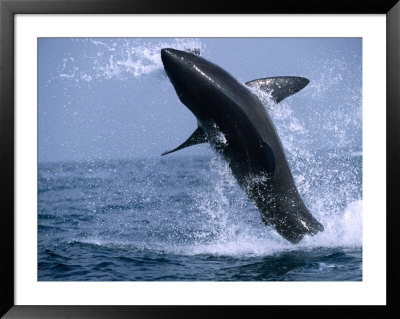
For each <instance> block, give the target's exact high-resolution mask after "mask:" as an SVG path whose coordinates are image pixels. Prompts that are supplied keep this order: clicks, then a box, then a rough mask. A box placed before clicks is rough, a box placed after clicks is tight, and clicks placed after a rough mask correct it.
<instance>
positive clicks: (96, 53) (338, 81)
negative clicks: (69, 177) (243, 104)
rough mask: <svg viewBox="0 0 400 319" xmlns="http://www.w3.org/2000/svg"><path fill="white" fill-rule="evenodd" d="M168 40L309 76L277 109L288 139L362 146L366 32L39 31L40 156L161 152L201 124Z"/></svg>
mask: <svg viewBox="0 0 400 319" xmlns="http://www.w3.org/2000/svg"><path fill="white" fill-rule="evenodd" d="M164 47H172V48H177V49H182V50H184V49H193V48H199V49H200V51H201V56H203V57H204V58H206V59H208V60H210V61H212V62H213V63H216V64H218V65H220V66H221V67H222V68H224V69H225V70H227V71H228V72H229V73H230V74H232V75H233V76H234V77H236V78H237V79H238V80H240V81H243V82H246V81H249V80H253V79H257V78H263V77H271V76H286V75H292V76H302V77H306V78H308V79H309V80H310V84H309V85H308V86H307V87H306V88H304V89H303V90H302V91H300V92H299V93H297V94H295V95H293V96H291V97H290V98H288V99H286V100H284V101H283V102H281V103H280V104H279V105H278V106H277V110H275V111H271V113H272V114H271V116H272V119H273V121H274V123H275V125H276V127H277V129H278V133H279V134H280V137H281V139H282V141H283V144H284V147H285V148H289V147H290V145H291V143H292V144H297V145H298V144H299V143H300V144H301V146H302V147H304V148H306V149H328V150H329V149H342V148H343V149H349V148H351V149H354V150H358V151H359V150H361V149H362V39H361V38H194V39H191V38H184V39H175V38H140V39H139V38H39V39H38V154H39V162H65V161H92V160H109V159H130V158H146V157H156V156H160V154H161V153H162V152H164V151H166V150H169V149H172V148H174V147H176V146H177V145H179V144H180V143H182V142H183V141H184V140H186V138H187V137H189V135H190V134H191V133H192V132H193V131H194V130H195V129H196V127H197V122H196V119H195V117H194V116H193V114H191V113H190V111H189V110H188V109H187V108H186V107H185V106H184V105H183V104H182V103H181V102H180V101H179V99H178V97H177V96H176V93H175V90H174V89H173V86H172V84H171V83H170V81H169V79H168V78H167V76H166V74H165V72H164V69H163V66H162V62H161V58H160V50H161V48H164ZM210 152H211V151H210V149H209V147H208V145H196V146H193V147H190V148H187V149H184V150H181V151H179V152H176V153H174V154H171V155H169V156H186V155H202V154H209V153H210Z"/></svg>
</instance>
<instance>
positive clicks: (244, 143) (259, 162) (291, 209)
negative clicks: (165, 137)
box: [161, 49, 324, 243]
mask: <svg viewBox="0 0 400 319" xmlns="http://www.w3.org/2000/svg"><path fill="white" fill-rule="evenodd" d="M161 59H162V62H163V64H164V69H165V71H166V73H167V75H168V77H169V79H170V80H171V82H172V84H173V86H174V88H175V90H176V93H177V95H178V97H179V99H180V101H181V102H182V103H183V104H184V105H186V106H187V107H188V108H189V110H190V111H191V112H192V113H193V114H194V115H195V116H196V118H197V120H198V124H199V128H198V129H197V130H196V131H195V132H194V133H193V134H192V136H191V137H190V138H189V139H188V140H187V141H186V142H185V143H183V144H182V145H181V146H179V147H177V148H176V149H174V150H172V151H170V152H166V153H164V154H168V153H171V152H173V151H176V150H178V149H181V148H184V147H187V146H190V145H194V144H198V143H202V142H208V143H210V145H211V146H212V148H214V149H215V150H216V152H217V153H218V154H220V155H221V156H222V157H223V158H224V159H225V160H226V161H227V162H228V164H229V167H230V168H231V170H232V173H233V175H234V177H235V178H236V180H237V181H238V183H239V185H240V186H241V188H242V189H243V190H244V191H245V192H246V194H247V195H248V197H249V198H250V199H251V201H252V202H253V203H254V204H255V205H256V207H257V208H258V210H259V211H260V213H261V218H262V221H263V222H264V223H265V224H267V225H270V226H272V227H274V228H275V230H276V231H277V232H278V233H279V234H280V235H281V236H282V237H284V238H285V239H287V240H288V241H290V242H291V243H298V242H299V241H300V240H301V239H302V238H303V236H304V235H306V234H310V235H314V234H316V233H318V232H319V231H322V230H323V229H324V228H323V226H322V224H321V223H319V222H318V221H317V220H316V219H315V218H314V217H313V216H312V215H311V213H310V212H309V210H308V209H307V207H306V206H305V205H304V203H303V201H302V199H301V197H300V195H299V192H298V190H297V188H296V185H295V182H294V179H293V176H292V173H291V171H290V168H289V165H288V162H287V160H286V157H285V154H284V151H283V147H282V144H281V141H280V139H279V137H278V135H277V132H276V129H275V127H274V125H273V123H272V121H271V119H270V116H269V115H268V113H267V111H266V110H265V107H264V106H263V105H262V103H261V102H260V100H259V99H258V97H257V96H256V95H255V94H253V93H252V92H251V91H250V90H249V88H248V87H246V85H244V84H243V83H241V82H239V81H238V80H236V79H235V78H234V77H232V76H231V75H230V74H229V73H228V72H227V71H225V70H223V69H222V68H221V67H219V66H217V65H215V64H213V63H211V62H209V61H207V60H206V59H204V58H202V57H200V56H196V55H194V54H191V53H188V52H183V51H179V50H175V49H162V50H161ZM256 81H260V85H261V86H262V85H267V84H268V82H271V83H270V84H271V85H272V88H275V89H276V90H275V92H276V94H275V95H276V97H277V98H276V99H277V100H278V99H279V100H278V102H279V101H280V100H282V99H283V98H285V97H287V96H289V95H291V94H294V93H296V92H297V91H299V90H300V89H302V88H303V87H305V86H306V85H307V84H308V82H309V81H308V80H307V79H304V78H296V77H282V78H269V79H260V80H256ZM254 82H255V81H250V82H248V83H247V84H248V85H249V86H252V84H254ZM291 82H292V83H291ZM285 83H286V88H285ZM281 84H282V85H281ZM282 87H283V90H286V91H287V92H286V93H285V92H284V91H282V90H281V91H279V90H278V89H279V88H282ZM279 92H280V93H279ZM282 92H283V93H282ZM278 93H279V94H278ZM285 94H286V95H285ZM272 96H274V94H272ZM164 154H163V155H164Z"/></svg>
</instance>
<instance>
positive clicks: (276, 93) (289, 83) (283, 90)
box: [245, 76, 310, 103]
mask: <svg viewBox="0 0 400 319" xmlns="http://www.w3.org/2000/svg"><path fill="white" fill-rule="evenodd" d="M309 82H310V81H309V80H308V79H306V78H301V77H297V76H279V77H273V78H263V79H257V80H253V81H249V82H246V83H245V84H246V85H247V86H250V87H255V88H259V89H260V90H262V91H266V92H268V93H270V94H271V95H272V98H273V99H274V100H275V102H276V103H279V102H280V101H282V100H284V99H286V98H287V97H288V96H291V95H293V94H295V93H297V92H299V91H300V90H301V89H303V88H304V87H305V86H306V85H307V84H308V83H309Z"/></svg>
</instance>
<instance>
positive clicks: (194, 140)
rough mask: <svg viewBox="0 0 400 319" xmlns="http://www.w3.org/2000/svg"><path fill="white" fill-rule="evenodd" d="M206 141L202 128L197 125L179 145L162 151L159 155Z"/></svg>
mask: <svg viewBox="0 0 400 319" xmlns="http://www.w3.org/2000/svg"><path fill="white" fill-rule="evenodd" d="M206 142H207V138H206V136H205V134H204V132H203V130H202V129H201V128H200V127H198V128H197V129H196V130H195V131H194V132H193V134H192V135H190V137H189V138H188V139H187V140H186V141H185V142H183V143H182V144H181V145H179V146H178V147H177V148H174V149H173V150H170V151H167V152H164V153H162V154H161V155H162V156H163V155H167V154H170V153H173V152H176V151H179V150H181V149H183V148H185V147H189V146H192V145H196V144H201V143H206Z"/></svg>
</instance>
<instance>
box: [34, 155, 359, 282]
mask: <svg viewBox="0 0 400 319" xmlns="http://www.w3.org/2000/svg"><path fill="white" fill-rule="evenodd" d="M318 155H319V156H317V155H316V157H314V158H313V163H314V165H315V169H314V170H311V171H314V173H315V174H314V176H313V177H312V178H311V179H309V180H307V181H303V182H302V183H300V186H299V190H300V192H301V193H302V192H303V193H302V195H303V199H304V201H305V203H306V205H307V206H308V207H309V208H310V210H311V212H312V213H313V215H314V216H315V217H316V218H317V219H318V220H319V221H321V222H322V224H323V225H324V227H325V231H324V232H322V233H320V234H318V235H316V236H314V237H311V236H306V237H305V238H304V239H303V240H302V241H301V242H300V243H299V244H297V245H292V244H290V243H289V242H287V241H286V240H285V239H283V238H282V237H280V236H279V235H278V234H277V233H276V232H275V231H274V230H273V229H272V228H269V227H267V226H265V225H264V224H263V223H262V222H261V218H260V214H259V212H258V210H257V209H256V208H255V207H254V205H253V204H252V203H251V202H250V201H249V200H248V198H247V196H246V195H245V194H244V192H243V191H242V190H241V189H240V188H239V186H238V185H237V184H236V182H235V179H234V178H233V176H232V175H231V173H230V171H229V168H228V167H227V166H226V164H225V163H224V162H223V161H222V160H220V159H219V158H218V157H216V156H215V157H214V156H176V157H171V158H164V157H162V158H161V157H160V158H143V159H134V160H116V161H93V162H65V163H48V164H46V163H44V164H40V165H39V182H38V186H39V190H38V192H39V194H38V198H39V204H38V206H39V214H38V238H39V242H38V279H39V280H40V281H359V280H362V218H361V215H362V201H361V200H360V198H361V195H362V194H361V192H362V188H361V185H362V174H361V165H362V157H361V156H360V154H359V153H358V152H351V151H349V152H347V153H345V154H341V155H338V154H333V155H332V154H330V153H329V152H326V153H322V154H318ZM297 167H299V168H300V169H301V167H302V163H300V164H299V165H298V166H297ZM320 167H323V169H321V168H320ZM338 172H340V174H338ZM293 173H294V175H295V176H296V180H297V181H301V180H302V178H301V176H302V173H303V172H301V171H298V172H297V171H296V170H295V169H294V170H293ZM305 190H307V191H306V193H304V191H305Z"/></svg>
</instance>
